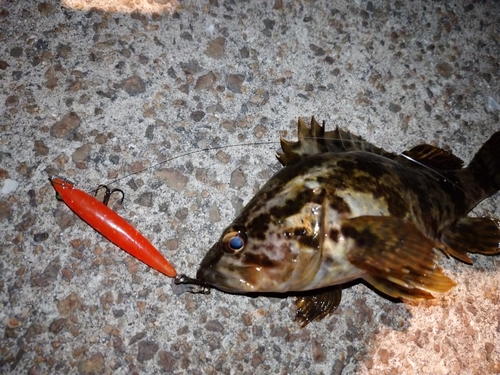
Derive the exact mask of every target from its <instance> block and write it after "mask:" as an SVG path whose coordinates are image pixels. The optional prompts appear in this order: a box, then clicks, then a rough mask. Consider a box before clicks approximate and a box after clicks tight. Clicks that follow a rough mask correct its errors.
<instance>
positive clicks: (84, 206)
mask: <svg viewBox="0 0 500 375" xmlns="http://www.w3.org/2000/svg"><path fill="white" fill-rule="evenodd" d="M49 181H50V182H51V183H52V186H53V187H54V189H55V190H56V192H57V194H58V198H60V200H62V201H63V202H64V203H66V205H67V206H68V207H69V208H71V209H72V210H73V212H75V214H77V215H78V216H79V217H80V218H81V219H82V220H84V221H85V222H86V223H87V224H89V225H90V226H91V227H92V228H94V229H95V230H96V231H98V232H99V233H101V234H102V235H103V236H104V237H106V238H107V239H108V240H110V241H111V242H113V243H114V244H115V245H116V246H118V247H120V248H121V249H123V250H125V251H126V252H127V253H129V254H130V255H133V256H134V257H136V258H137V259H139V260H140V261H141V262H144V263H145V264H147V265H148V266H150V267H152V268H154V269H155V270H157V271H159V272H161V273H163V274H165V275H167V276H169V277H175V276H177V272H176V271H175V269H174V267H173V266H172V265H171V264H170V263H169V262H168V261H167V260H166V259H165V258H164V257H163V255H162V254H161V253H160V252H159V251H158V250H157V249H156V248H155V247H154V246H153V245H152V244H151V243H150V242H149V241H148V240H147V239H146V237H144V236H143V235H142V234H141V233H139V231H138V230H137V229H135V228H134V227H133V226H132V225H130V224H129V223H128V222H127V221H126V220H125V219H124V218H122V217H121V216H120V215H118V214H117V213H116V212H115V211H113V210H112V209H111V208H109V207H108V206H106V205H105V204H104V203H102V202H100V201H99V200H97V199H96V198H94V197H93V196H91V195H89V194H87V193H86V192H84V191H82V190H79V189H77V188H75V186H74V185H73V184H72V183H71V182H69V181H67V180H65V179H63V178H60V177H50V178H49Z"/></svg>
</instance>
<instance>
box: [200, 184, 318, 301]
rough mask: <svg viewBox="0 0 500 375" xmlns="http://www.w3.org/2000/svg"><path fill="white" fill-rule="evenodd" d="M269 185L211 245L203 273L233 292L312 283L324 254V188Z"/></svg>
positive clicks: (290, 288) (207, 280) (304, 286)
mask: <svg viewBox="0 0 500 375" xmlns="http://www.w3.org/2000/svg"><path fill="white" fill-rule="evenodd" d="M268 187H269V186H268ZM266 190H269V189H266V188H264V189H263V191H261V192H260V193H258V194H257V195H256V196H255V197H254V199H253V200H252V201H251V202H250V203H249V204H248V205H247V206H246V207H245V208H244V209H243V211H242V213H241V214H240V215H239V216H238V217H237V218H236V220H235V221H234V222H233V223H232V224H231V225H230V226H229V227H228V228H226V230H225V231H224V232H223V233H222V235H221V236H220V239H219V240H218V241H217V242H216V243H215V244H214V245H213V246H212V248H211V249H210V250H209V251H208V253H207V254H206V255H205V257H204V259H203V260H202V262H201V265H200V267H199V270H198V272H197V279H199V280H202V281H203V282H205V283H207V284H209V285H211V286H213V287H215V288H217V289H220V290H223V291H226V292H231V293H251V292H259V293H262V292H269V293H284V292H288V291H298V290H305V289H307V285H309V284H310V283H311V281H312V280H313V279H314V278H315V277H316V273H317V271H318V268H319V266H320V263H321V259H322V254H321V248H322V243H321V242H322V238H323V236H322V233H323V216H324V210H323V201H324V194H323V189H309V188H306V189H300V186H297V185H295V186H293V185H292V187H291V188H290V189H288V190H287V189H286V187H285V188H284V190H280V191H279V194H269V191H266ZM273 193H276V191H273Z"/></svg>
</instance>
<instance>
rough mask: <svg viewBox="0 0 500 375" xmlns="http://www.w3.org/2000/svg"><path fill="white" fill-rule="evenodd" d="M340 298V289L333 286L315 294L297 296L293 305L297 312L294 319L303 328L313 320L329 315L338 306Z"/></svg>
mask: <svg viewBox="0 0 500 375" xmlns="http://www.w3.org/2000/svg"><path fill="white" fill-rule="evenodd" d="M341 299H342V289H341V287H340V286H334V287H331V288H328V289H325V290H322V291H320V292H319V293H316V294H310V295H304V296H299V297H297V300H296V301H295V305H296V306H297V314H296V315H295V320H296V321H298V322H299V323H300V326H301V327H302V328H304V327H305V326H306V325H308V324H309V323H311V322H312V321H313V320H321V319H323V318H324V317H326V316H328V315H330V314H331V313H333V312H334V311H335V309H336V308H337V307H338V306H339V304H340V300H341Z"/></svg>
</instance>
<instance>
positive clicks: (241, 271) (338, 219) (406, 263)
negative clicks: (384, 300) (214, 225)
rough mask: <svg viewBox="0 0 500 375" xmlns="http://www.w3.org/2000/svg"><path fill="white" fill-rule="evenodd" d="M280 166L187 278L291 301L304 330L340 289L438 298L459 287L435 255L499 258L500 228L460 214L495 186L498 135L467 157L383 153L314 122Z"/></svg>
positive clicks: (433, 150) (301, 129)
mask: <svg viewBox="0 0 500 375" xmlns="http://www.w3.org/2000/svg"><path fill="white" fill-rule="evenodd" d="M280 143H281V148H282V152H278V153H277V158H278V160H279V162H280V163H281V164H282V165H283V166H284V168H282V169H281V170H279V171H278V172H277V173H276V174H275V175H274V176H272V177H271V178H270V179H269V180H268V181H267V183H266V184H265V185H264V186H262V188H261V189H260V190H259V191H258V192H257V193H256V194H255V196H254V197H253V198H252V199H251V200H250V201H249V202H248V204H247V205H246V206H245V207H244V208H243V209H242V211H241V212H240V213H239V214H238V215H237V217H236V218H235V219H234V221H233V222H232V223H231V224H230V225H229V226H228V227H227V228H226V229H225V230H224V232H223V233H222V235H221V236H220V238H219V240H218V241H217V242H216V243H215V244H214V245H213V246H212V248H211V249H210V250H209V251H208V252H207V253H206V255H205V256H204V258H203V260H202V261H201V264H200V266H199V269H198V270H197V273H196V279H190V278H188V277H187V276H181V277H178V279H177V280H176V282H177V283H190V282H191V283H193V284H198V285H203V286H205V287H207V288H216V289H218V290H221V291H223V292H229V293H236V294H252V295H253V294H255V293H257V294H266V293H272V294H275V293H278V294H283V295H296V296H297V299H296V307H297V309H296V320H297V321H299V323H300V324H301V325H302V326H305V325H307V324H309V323H310V322H312V321H314V320H320V319H322V318H324V317H326V316H328V315H330V314H331V313H332V312H333V311H334V310H335V309H336V308H337V307H338V305H339V304H340V302H341V295H342V293H341V292H342V285H343V284H345V283H348V282H351V281H353V280H358V279H361V280H364V281H365V282H366V283H368V284H369V285H371V286H372V287H373V288H375V289H376V290H378V291H380V292H382V294H385V295H387V296H389V297H393V298H396V299H407V300H422V299H430V298H434V294H435V293H445V292H448V291H449V290H451V289H452V288H453V287H454V286H455V285H456V283H455V282H454V281H453V280H452V279H451V278H450V277H448V276H447V275H446V274H445V273H444V272H443V270H442V268H441V267H440V266H439V265H438V260H439V258H440V254H444V255H445V256H447V257H454V258H456V259H458V260H460V261H462V262H465V263H467V264H472V260H471V258H470V257H469V256H468V253H477V254H484V255H495V254H498V253H499V252H500V221H499V220H498V219H496V218H492V217H487V216H485V217H472V216H467V215H468V213H469V212H470V211H471V210H472V209H473V208H474V207H475V206H476V205H477V204H478V203H479V202H481V201H482V200H483V199H485V198H488V197H490V196H492V195H493V194H495V193H496V192H497V191H498V190H500V153H499V152H498V150H499V149H500V131H499V132H496V133H494V134H493V135H492V136H491V137H490V139H489V140H488V141H487V142H486V143H485V144H484V145H483V146H482V147H481V148H480V150H479V151H478V152H477V153H476V155H475V156H474V158H473V159H472V161H471V162H470V163H469V164H468V165H467V166H465V167H464V162H463V161H462V160H461V159H460V158H458V157H457V156H455V155H453V154H452V153H451V152H449V151H446V150H443V149H441V148H438V147H435V146H432V145H428V144H421V145H418V146H416V147H413V148H411V149H410V150H408V151H405V152H403V153H400V154H397V153H391V152H388V151H385V150H384V149H382V148H379V147H377V146H375V145H373V144H371V143H369V142H367V141H366V140H364V139H363V138H362V137H359V136H356V135H353V134H351V133H349V132H347V131H344V130H341V129H339V128H338V127H337V128H336V129H335V130H334V131H325V123H324V122H323V125H320V124H319V123H318V122H317V121H316V120H315V118H314V117H313V118H312V120H311V124H310V126H307V125H306V124H305V123H304V122H303V121H302V120H301V119H299V121H298V141H296V142H292V141H287V140H285V139H280Z"/></svg>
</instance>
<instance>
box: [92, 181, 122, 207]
mask: <svg viewBox="0 0 500 375" xmlns="http://www.w3.org/2000/svg"><path fill="white" fill-rule="evenodd" d="M100 189H104V190H105V193H104V198H102V203H104V204H105V205H106V206H107V205H108V202H109V198H110V197H111V194H113V193H116V192H118V193H121V194H122V199H121V200H120V204H122V203H123V199H125V193H124V192H123V190H121V189H113V190H110V188H109V187H107V186H106V185H99V186H98V187H97V189H96V190H95V194H94V196H96V195H97V193H98V192H99V190H100Z"/></svg>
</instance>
